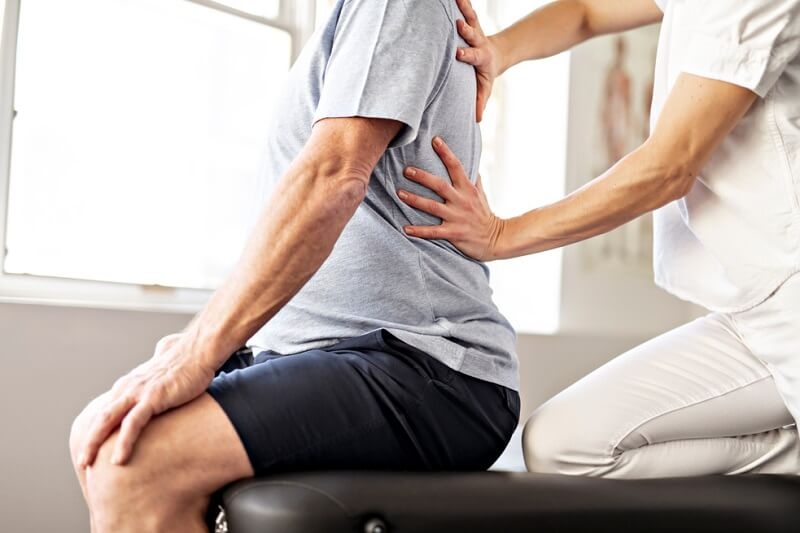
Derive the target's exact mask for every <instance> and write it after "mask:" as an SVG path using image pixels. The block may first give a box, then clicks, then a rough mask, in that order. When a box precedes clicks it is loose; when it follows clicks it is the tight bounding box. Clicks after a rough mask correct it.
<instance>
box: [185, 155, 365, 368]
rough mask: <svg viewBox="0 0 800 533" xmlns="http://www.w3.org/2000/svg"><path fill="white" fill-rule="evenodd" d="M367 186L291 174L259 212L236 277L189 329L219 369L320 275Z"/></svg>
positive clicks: (200, 351) (302, 173)
mask: <svg viewBox="0 0 800 533" xmlns="http://www.w3.org/2000/svg"><path fill="white" fill-rule="evenodd" d="M359 189H360V190H364V186H363V185H360V184H359V183H358V182H355V181H354V182H353V183H352V184H339V183H328V184H325V183H320V182H319V180H318V178H316V177H315V176H313V175H312V174H310V173H308V172H306V171H302V170H300V171H297V172H293V173H290V174H289V175H288V176H287V177H286V178H285V179H284V180H283V182H282V184H281V186H280V187H279V188H278V189H277V190H276V191H275V195H274V196H273V200H272V201H270V202H269V204H268V207H267V209H265V210H264V212H263V213H262V214H261V216H260V217H259V220H258V222H257V223H256V225H255V227H254V229H253V233H252V236H251V237H250V239H249V241H248V244H247V246H246V247H245V251H244V253H243V254H242V256H241V258H240V259H239V261H238V263H237V265H236V267H235V268H234V270H233V272H232V273H231V275H230V276H229V277H228V278H227V280H226V281H225V282H224V283H223V285H222V286H221V287H220V288H219V289H218V290H217V291H216V292H215V293H214V295H213V296H212V297H211V299H210V301H209V303H208V304H207V306H206V307H205V309H204V310H203V311H202V313H201V314H200V315H198V316H197V318H196V319H195V320H194V321H193V323H192V324H191V325H190V327H189V329H188V330H187V334H188V335H189V336H190V337H191V338H192V340H193V344H195V350H196V353H197V354H198V355H199V356H200V357H201V358H203V359H204V360H205V362H207V364H209V365H213V366H215V367H218V366H219V365H220V364H222V363H223V362H224V360H225V358H226V357H227V356H228V355H229V354H231V353H232V352H233V351H234V350H235V349H236V348H238V347H240V346H242V344H243V343H244V342H245V341H246V340H247V339H249V338H250V337H251V336H252V335H253V334H254V333H255V332H256V331H257V330H258V329H259V328H260V327H261V326H262V325H263V324H264V323H266V321H267V320H269V319H270V318H271V317H272V316H274V315H275V314H276V313H277V312H278V311H279V310H280V309H281V308H282V307H283V306H284V305H285V304H286V303H287V302H288V301H289V300H290V299H291V298H292V297H293V296H294V295H295V294H296V293H297V292H298V291H299V290H300V288H301V287H302V286H303V285H304V284H305V283H306V282H307V281H308V280H309V279H310V278H311V277H312V276H313V275H314V273H315V272H316V271H317V269H319V267H320V266H321V265H322V263H323V262H324V261H325V259H326V258H327V257H328V255H329V254H330V252H331V250H332V248H333V245H334V244H335V242H336V240H337V239H338V237H339V235H340V234H341V232H342V230H343V229H344V226H345V224H347V221H348V220H349V219H350V218H351V216H352V215H353V213H354V212H355V209H356V208H357V207H358V204H359V202H360V201H361V196H360V193H359Z"/></svg>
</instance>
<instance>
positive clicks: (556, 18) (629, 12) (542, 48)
mask: <svg viewBox="0 0 800 533" xmlns="http://www.w3.org/2000/svg"><path fill="white" fill-rule="evenodd" d="M660 18H661V11H660V10H659V9H658V6H656V4H655V3H654V2H653V0H559V1H556V2H552V3H550V4H547V5H545V6H543V7H541V8H539V9H537V10H536V11H534V12H532V13H531V14H530V15H528V16H527V17H525V18H523V19H521V20H520V21H518V22H517V23H515V24H514V25H512V26H510V27H509V28H507V29H505V30H503V31H502V32H500V33H498V34H497V35H494V36H492V37H491V39H492V40H493V41H494V42H495V43H496V44H497V46H498V48H499V50H500V56H501V59H500V63H501V64H500V67H501V71H500V72H504V71H505V70H507V69H509V68H511V67H512V66H514V65H516V64H517V63H521V62H523V61H527V60H530V59H542V58H545V57H550V56H553V55H556V54H558V53H560V52H564V51H566V50H569V49H571V48H572V47H573V46H575V45H577V44H580V43H582V42H583V41H585V40H587V39H590V38H592V37H595V36H597V35H603V34H607V33H613V32H618V31H623V30H626V29H631V28H635V27H638V26H643V25H646V24H651V23H653V22H656V21H658V20H660Z"/></svg>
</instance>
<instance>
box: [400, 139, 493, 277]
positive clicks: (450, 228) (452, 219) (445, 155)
mask: <svg viewBox="0 0 800 533" xmlns="http://www.w3.org/2000/svg"><path fill="white" fill-rule="evenodd" d="M433 149H434V150H436V153H437V154H438V155H439V157H440V158H441V160H442V162H443V163H444V164H445V166H446V167H447V172H448V174H449V175H450V181H451V182H452V185H451V184H450V183H448V182H447V180H445V179H443V178H440V177H438V176H435V175H433V174H430V173H428V172H425V171H424V170H422V169H418V168H413V167H409V168H407V169H406V171H405V176H406V178H408V179H409V180H411V181H414V182H416V183H419V184H420V185H422V186H424V187H427V188H428V189H430V190H432V191H433V192H435V193H436V194H438V195H439V196H440V197H441V198H442V199H443V200H444V202H443V203H442V202H438V201H436V200H431V199H429V198H423V197H422V196H418V195H416V194H413V193H411V192H409V191H406V190H403V189H400V190H398V192H397V194H398V196H399V197H400V199H401V200H402V201H403V202H405V203H406V204H408V205H410V206H411V207H414V208H416V209H419V210H420V211H424V212H425V213H428V214H430V215H433V216H435V217H437V218H440V219H442V223H441V224H440V225H438V226H407V227H406V228H405V231H406V233H407V234H408V235H410V236H412V237H418V238H421V239H444V240H448V241H450V242H451V243H452V244H453V245H454V246H455V247H456V248H458V249H459V250H461V252H463V253H464V254H466V255H468V256H470V257H472V258H474V259H477V260H479V261H491V260H493V259H497V258H498V255H497V253H496V250H497V243H498V241H499V239H500V237H501V235H502V233H503V229H504V227H505V221H504V220H503V219H501V218H499V217H497V216H496V215H495V214H494V213H492V210H491V208H490V207H489V202H488V201H487V200H486V195H485V194H484V192H483V188H482V187H481V180H480V177H478V181H477V184H475V185H473V184H472V182H470V180H469V176H467V173H466V172H465V171H464V167H463V165H462V164H461V162H460V161H459V160H458V158H457V157H456V156H455V154H454V153H453V152H452V151H451V150H450V148H448V146H447V144H445V142H444V141H442V140H441V139H439V138H438V137H437V138H436V139H434V141H433Z"/></svg>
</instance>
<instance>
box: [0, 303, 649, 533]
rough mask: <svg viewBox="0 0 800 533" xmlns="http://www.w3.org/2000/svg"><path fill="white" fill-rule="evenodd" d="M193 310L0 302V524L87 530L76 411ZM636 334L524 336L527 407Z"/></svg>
mask: <svg viewBox="0 0 800 533" xmlns="http://www.w3.org/2000/svg"><path fill="white" fill-rule="evenodd" d="M189 318H190V317H189V316H187V315H174V314H160V313H141V312H127V311H107V310H92V309H79V308H69V307H45V306H32V305H16V304H7V305H2V304H0V356H2V373H1V374H0V375H1V376H2V378H3V382H2V386H0V410H1V411H0V420H1V421H2V426H0V472H2V473H1V474H0V494H2V497H0V523H2V526H0V529H2V530H3V531H9V532H12V531H13V532H14V533H26V532H30V533H42V532H49V531H58V532H59V533H84V532H86V531H87V527H86V525H87V514H86V511H85V509H84V506H83V502H82V500H81V496H80V491H79V489H78V486H77V484H76V482H75V481H74V480H73V477H72V471H71V467H70V462H69V454H68V450H67V437H68V433H69V427H70V423H71V421H72V419H73V418H74V416H75V415H76V414H77V413H78V412H79V411H80V410H81V409H82V408H83V406H84V405H85V404H86V403H87V402H88V401H89V400H90V399H91V398H93V397H94V396H96V395H97V394H99V393H100V392H102V391H104V390H106V389H107V388H108V387H109V386H110V385H111V384H112V383H113V381H114V380H115V379H116V378H117V377H119V376H120V375H122V374H123V373H124V372H126V371H127V370H129V369H131V368H132V367H134V366H135V365H136V364H138V363H139V362H141V361H143V360H144V359H146V358H147V357H148V356H149V355H150V353H151V352H152V348H153V345H154V344H155V342H156V341H157V340H158V339H159V338H160V337H162V336H163V335H165V334H168V333H172V332H175V331H179V330H180V329H182V328H183V326H184V325H185V324H186V323H187V322H188V320H189ZM635 342H636V340H635V339H627V338H618V337H582V336H565V337H562V336H552V337H549V336H525V337H521V338H520V341H519V351H520V356H521V362H522V365H521V366H522V369H521V372H522V382H523V384H524V387H523V407H522V410H523V415H527V414H528V413H530V411H532V410H533V409H534V408H535V407H536V406H537V405H539V404H540V403H541V402H542V401H544V400H546V399H547V398H549V397H550V396H552V395H553V394H555V393H556V392H558V391H559V390H561V389H562V388H564V387H565V386H567V385H569V384H570V383H572V382H573V381H575V380H576V379H577V378H579V377H580V376H582V375H583V374H585V373H587V372H588V371H590V370H591V369H592V368H594V367H596V366H598V365H600V364H602V362H604V361H606V360H607V359H608V358H610V357H611V356H613V355H616V354H617V353H619V352H622V351H624V350H625V349H627V348H628V347H629V346H632V345H633V344H635Z"/></svg>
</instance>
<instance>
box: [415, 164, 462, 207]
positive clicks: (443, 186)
mask: <svg viewBox="0 0 800 533" xmlns="http://www.w3.org/2000/svg"><path fill="white" fill-rule="evenodd" d="M404 174H405V177H406V178H407V179H408V180H410V181H413V182H414V183H419V184H420V185H422V186H423V187H425V188H428V189H430V190H432V191H433V192H435V193H436V194H438V195H439V197H440V198H442V199H444V200H450V199H452V198H453V197H454V196H455V195H456V194H457V193H456V190H455V189H454V188H453V186H452V185H450V184H449V183H447V181H446V180H443V179H442V178H440V177H439V176H436V175H434V174H431V173H430V172H425V171H424V170H421V169H419V168H413V167H409V168H407V169H406V171H405V173H404Z"/></svg>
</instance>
